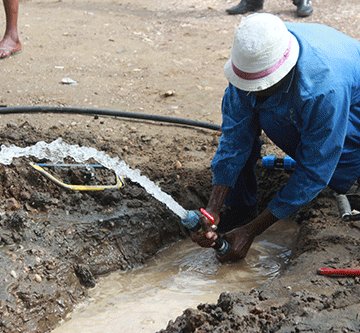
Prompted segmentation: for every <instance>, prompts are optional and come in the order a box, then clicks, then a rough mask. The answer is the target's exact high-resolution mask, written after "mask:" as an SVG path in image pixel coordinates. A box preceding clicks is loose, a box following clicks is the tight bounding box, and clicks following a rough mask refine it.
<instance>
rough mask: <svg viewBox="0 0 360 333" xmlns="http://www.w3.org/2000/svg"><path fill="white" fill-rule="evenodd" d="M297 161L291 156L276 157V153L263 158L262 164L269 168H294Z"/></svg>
mask: <svg viewBox="0 0 360 333" xmlns="http://www.w3.org/2000/svg"><path fill="white" fill-rule="evenodd" d="M295 165H296V161H295V160H294V159H292V158H291V157H290V156H285V157H276V156H275V155H267V156H264V157H263V158H262V166H263V167H265V168H267V169H284V170H293V169H294V168H295Z"/></svg>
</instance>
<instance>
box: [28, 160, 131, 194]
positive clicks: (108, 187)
mask: <svg viewBox="0 0 360 333" xmlns="http://www.w3.org/2000/svg"><path fill="white" fill-rule="evenodd" d="M30 165H31V166H32V167H33V168H34V169H35V170H37V171H39V172H40V173H41V174H42V175H43V176H45V177H46V178H48V179H50V180H51V181H53V182H54V183H55V184H56V185H58V186H60V187H62V188H65V189H67V190H72V191H103V190H113V189H119V188H122V187H124V186H125V183H124V181H123V179H120V178H119V177H116V184H114V185H71V184H66V183H64V182H62V181H60V180H59V179H57V178H56V177H54V176H53V175H51V174H50V173H48V172H47V171H46V170H44V169H43V168H42V167H41V166H40V165H39V164H36V163H32V162H30ZM41 165H42V166H64V165H61V164H59V165H57V164H48V165H47V164H41ZM66 166H79V165H78V164H73V165H71V164H67V165H66ZM81 166H86V165H81ZM101 167H102V166H101Z"/></svg>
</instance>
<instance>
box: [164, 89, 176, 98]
mask: <svg viewBox="0 0 360 333" xmlns="http://www.w3.org/2000/svg"><path fill="white" fill-rule="evenodd" d="M174 95H175V91H174V90H168V91H167V92H166V93H165V94H164V96H165V97H170V96H174Z"/></svg>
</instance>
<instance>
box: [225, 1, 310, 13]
mask: <svg viewBox="0 0 360 333" xmlns="http://www.w3.org/2000/svg"><path fill="white" fill-rule="evenodd" d="M293 4H294V5H295V6H296V7H297V9H296V14H297V15H298V16H299V17H306V16H309V15H311V14H312V12H313V8H312V6H311V1H310V0H293ZM263 6H264V0H241V1H240V3H239V4H237V5H236V6H234V7H231V8H229V9H226V12H227V13H228V14H230V15H238V14H245V13H249V12H256V11H258V10H261V9H262V8H263Z"/></svg>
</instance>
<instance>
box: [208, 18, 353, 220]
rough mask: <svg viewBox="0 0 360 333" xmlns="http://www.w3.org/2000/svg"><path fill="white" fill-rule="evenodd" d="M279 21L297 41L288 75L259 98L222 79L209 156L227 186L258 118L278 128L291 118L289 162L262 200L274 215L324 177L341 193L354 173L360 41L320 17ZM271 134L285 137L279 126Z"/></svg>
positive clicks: (312, 192) (322, 183) (291, 207)
mask: <svg viewBox="0 0 360 333" xmlns="http://www.w3.org/2000/svg"><path fill="white" fill-rule="evenodd" d="M286 25H287V28H288V30H289V31H290V32H291V33H292V34H293V35H294V36H295V37H296V38H297V40H298V42H299V45H300V54H299V59H298V62H297V64H296V66H295V67H294V69H293V70H292V74H291V75H290V76H289V79H288V82H286V83H285V84H284V85H283V86H282V88H281V89H280V90H279V91H277V92H276V93H275V94H274V95H272V96H271V97H270V98H268V99H267V100H266V101H265V102H264V103H262V104H260V105H255V102H256V97H255V96H254V95H253V94H250V95H247V92H245V91H241V90H239V89H238V88H236V87H234V86H233V85H231V84H229V86H228V88H227V89H226V91H225V94H224V97H223V102H222V113H223V123H222V136H221V138H220V142H219V147H218V149H217V151H216V154H215V156H214V158H213V161H212V163H211V168H212V171H213V174H214V178H213V184H219V185H227V186H231V187H233V186H234V184H235V182H236V180H237V177H238V175H239V174H240V172H241V170H242V168H243V166H244V164H245V162H246V161H247V159H248V158H249V156H250V152H251V149H252V146H253V143H254V140H255V139H256V137H257V134H258V128H259V117H260V119H261V118H264V119H265V118H266V119H267V121H269V119H270V120H271V121H273V122H274V124H278V126H279V128H280V129H281V126H285V125H293V128H294V129H296V131H297V132H298V133H299V135H300V143H299V144H298V145H297V146H296V150H295V154H294V155H295V156H293V157H294V158H295V160H296V167H295V169H294V172H293V174H292V175H291V177H290V179H289V181H288V182H287V184H286V185H285V186H284V187H283V188H281V189H280V190H279V191H278V193H277V194H276V196H275V198H274V199H273V200H272V201H271V203H270V204H269V209H270V211H271V212H272V213H273V214H274V215H275V216H277V217H278V218H279V219H285V218H287V217H289V215H290V214H291V213H293V212H294V211H296V210H297V209H299V208H300V207H301V206H303V205H304V204H306V203H308V202H309V201H311V200H312V199H313V198H314V197H316V195H317V194H318V193H319V192H320V191H321V190H322V189H323V188H325V187H326V186H327V185H329V184H330V185H331V186H332V188H334V189H336V190H337V191H338V192H340V193H346V192H347V191H348V189H349V188H350V187H351V186H352V185H353V184H354V182H355V181H356V179H357V178H359V176H360V42H359V41H357V40H355V39H353V38H351V37H349V36H346V35H344V34H343V33H341V32H339V31H337V30H335V29H333V28H330V27H327V26H324V25H320V24H309V23H288V24H286ZM260 124H261V120H260ZM264 130H265V133H266V129H264ZM276 135H277V136H278V137H279V140H280V141H281V140H284V138H281V136H282V132H281V130H279V131H278V133H277V134H276ZM285 139H286V138H285ZM273 141H274V140H273Z"/></svg>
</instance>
